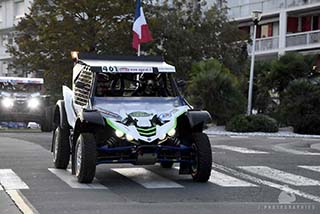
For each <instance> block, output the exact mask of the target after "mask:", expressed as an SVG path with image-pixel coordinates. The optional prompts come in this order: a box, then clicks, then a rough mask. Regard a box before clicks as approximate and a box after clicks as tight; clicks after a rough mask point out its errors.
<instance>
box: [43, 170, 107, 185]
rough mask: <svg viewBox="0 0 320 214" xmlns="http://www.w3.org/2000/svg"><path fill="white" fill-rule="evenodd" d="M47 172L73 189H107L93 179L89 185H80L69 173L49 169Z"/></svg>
mask: <svg viewBox="0 0 320 214" xmlns="http://www.w3.org/2000/svg"><path fill="white" fill-rule="evenodd" d="M48 170H49V171H50V172H52V173H53V174H55V175H56V176H57V177H58V178H60V179H61V180H62V181H64V182H65V183H66V184H68V185H69V186H70V187H71V188H74V189H108V188H107V187H105V186H103V185H102V184H100V183H99V182H98V181H97V180H96V179H94V180H93V181H92V183H91V184H81V183H79V182H78V180H77V177H76V176H75V175H72V174H71V173H70V171H67V170H63V169H54V168H49V169H48Z"/></svg>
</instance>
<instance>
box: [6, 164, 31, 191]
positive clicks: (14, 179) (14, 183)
mask: <svg viewBox="0 0 320 214" xmlns="http://www.w3.org/2000/svg"><path fill="white" fill-rule="evenodd" d="M0 184H1V185H2V186H3V188H4V189H5V190H18V189H29V187H28V185H27V184H26V183H24V182H23V181H22V180H21V178H20V177H19V176H18V175H17V174H16V173H15V172H14V171H12V169H0Z"/></svg>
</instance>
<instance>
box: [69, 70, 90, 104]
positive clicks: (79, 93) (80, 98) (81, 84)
mask: <svg viewBox="0 0 320 214" xmlns="http://www.w3.org/2000/svg"><path fill="white" fill-rule="evenodd" d="M92 79H93V74H92V72H91V71H90V67H88V66H86V67H84V68H83V69H82V71H81V72H80V75H79V77H78V78H77V79H76V80H75V83H74V86H75V87H74V97H75V103H76V104H78V105H80V106H85V105H86V104H87V103H88V100H89V96H90V90H91V86H92Z"/></svg>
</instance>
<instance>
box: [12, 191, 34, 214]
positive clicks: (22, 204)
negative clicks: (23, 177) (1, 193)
mask: <svg viewBox="0 0 320 214" xmlns="http://www.w3.org/2000/svg"><path fill="white" fill-rule="evenodd" d="M6 192H7V193H8V195H9V196H10V198H11V200H13V201H14V203H15V204H16V206H17V207H18V208H19V209H20V211H21V212H22V213H23V214H36V213H38V212H37V211H36V210H35V209H34V208H33V207H32V205H31V204H30V203H29V202H28V200H27V199H26V198H25V197H23V195H22V194H21V193H20V191H19V190H7V191H6Z"/></svg>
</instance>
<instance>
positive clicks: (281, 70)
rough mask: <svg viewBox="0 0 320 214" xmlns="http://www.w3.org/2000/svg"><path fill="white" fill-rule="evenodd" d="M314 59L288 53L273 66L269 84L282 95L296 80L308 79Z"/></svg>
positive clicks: (274, 62)
mask: <svg viewBox="0 0 320 214" xmlns="http://www.w3.org/2000/svg"><path fill="white" fill-rule="evenodd" d="M314 59H315V58H314V57H310V56H303V55H301V54H299V53H295V52H292V53H287V54H285V55H283V56H281V57H280V59H279V60H274V61H273V62H272V64H271V68H270V75H269V79H268V82H267V83H269V84H270V86H271V87H272V88H273V89H274V91H275V92H276V93H279V95H280V96H281V93H282V92H283V91H284V89H285V88H286V87H287V86H288V84H289V83H290V82H291V81H292V80H295V79H299V78H306V77H308V76H309V75H310V74H311V73H312V67H313V65H314Z"/></svg>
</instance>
